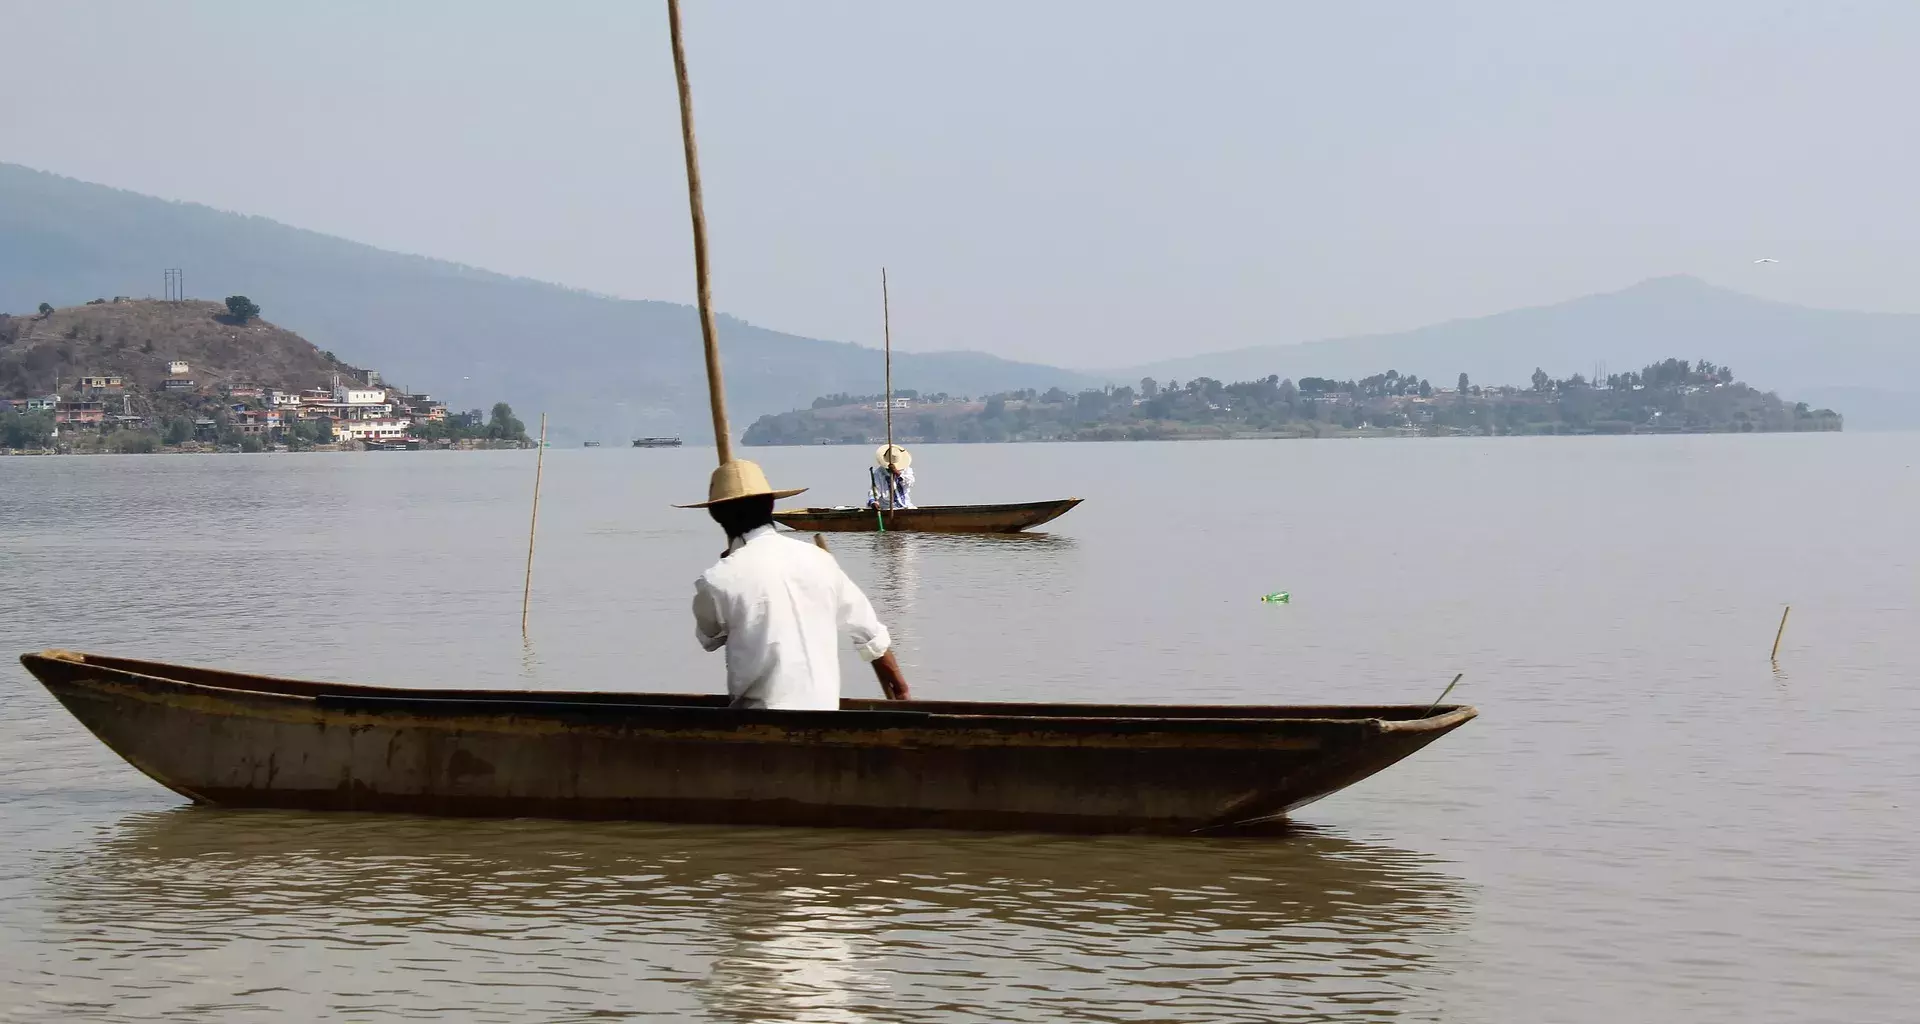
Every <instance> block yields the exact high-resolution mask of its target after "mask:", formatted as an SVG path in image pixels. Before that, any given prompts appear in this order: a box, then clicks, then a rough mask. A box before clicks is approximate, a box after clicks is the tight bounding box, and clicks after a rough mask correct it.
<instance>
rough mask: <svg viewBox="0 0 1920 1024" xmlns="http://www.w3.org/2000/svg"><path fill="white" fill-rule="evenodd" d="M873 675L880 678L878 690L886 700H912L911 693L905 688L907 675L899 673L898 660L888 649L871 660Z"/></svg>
mask: <svg viewBox="0 0 1920 1024" xmlns="http://www.w3.org/2000/svg"><path fill="white" fill-rule="evenodd" d="M872 664H873V674H874V677H875V678H877V679H879V680H880V692H881V693H883V694H886V697H887V699H888V700H912V699H913V694H912V693H911V692H909V691H908V690H907V677H906V676H904V675H901V674H900V662H898V661H896V660H895V659H894V657H893V652H892V651H888V652H887V653H885V654H882V655H881V656H880V657H878V658H876V659H874V660H873V663H872Z"/></svg>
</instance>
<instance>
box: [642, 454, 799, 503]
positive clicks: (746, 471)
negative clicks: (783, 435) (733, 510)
mask: <svg viewBox="0 0 1920 1024" xmlns="http://www.w3.org/2000/svg"><path fill="white" fill-rule="evenodd" d="M804 490H806V488H805V487H791V488H788V489H786V490H783V491H776V490H774V489H773V485H772V484H770V483H767V474H766V472H765V471H764V470H762V469H761V468H760V464H759V463H758V462H750V461H748V460H746V459H733V460H730V461H727V462H722V463H721V464H720V468H719V469H716V470H714V471H713V476H712V477H710V478H708V480H707V500H705V501H696V502H694V503H693V504H691V505H675V506H674V508H706V507H707V506H708V505H712V504H715V503H717V502H722V501H732V500H733V499H735V498H791V497H793V496H794V495H796V494H799V493H800V492H801V491H804Z"/></svg>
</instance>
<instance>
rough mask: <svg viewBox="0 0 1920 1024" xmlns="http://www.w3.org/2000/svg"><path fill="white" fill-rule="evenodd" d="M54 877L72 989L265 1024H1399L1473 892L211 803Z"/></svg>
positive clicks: (150, 824) (1034, 844) (846, 841)
mask: <svg viewBox="0 0 1920 1024" xmlns="http://www.w3.org/2000/svg"><path fill="white" fill-rule="evenodd" d="M45 884H46V885H47V886H49V887H50V888H51V890H52V892H51V895H52V903H53V907H54V913H55V915H56V917H57V920H58V922H59V926H60V929H61V931H62V932H63V933H64V935H63V940H64V941H63V949H64V952H65V954H66V955H68V956H71V957H72V960H71V961H70V962H66V963H63V964H60V965H58V970H57V973H59V974H62V975H64V976H67V977H72V976H74V975H76V974H77V975H89V976H91V977H90V979H89V981H90V983H91V984H93V985H94V986H96V987H94V988H93V989H92V990H91V991H92V992H93V994H95V995H99V994H100V992H99V987H98V986H104V987H106V988H108V989H110V990H111V991H112V994H113V998H114V1000H115V1004H116V1005H117V1006H119V1007H120V1008H121V1009H123V1010H125V1011H126V1012H128V1013H129V1015H138V1014H136V1013H134V1011H135V1010H136V1009H138V1010H139V1011H140V1012H142V1013H151V1012H153V1011H154V1010H157V1009H164V1008H166V1007H168V1006H172V1005H175V1001H170V1000H169V997H168V995H167V992H168V989H169V986H170V985H173V984H175V983H176V980H177V979H180V978H185V977H193V978H196V979H197V986H198V988H199V989H200V991H199V992H198V993H197V994H196V996H195V998H199V999H206V998H209V997H210V996H213V995H217V996H219V997H220V999H221V1000H223V1002H222V1005H224V1006H235V1005H240V1006H249V1007H253V1008H254V1009H256V1010H259V1011H261V1012H268V1011H284V1010H287V1009H292V1008H304V1009H311V1007H312V1005H313V1001H314V1000H322V1001H329V1005H331V1006H332V1007H333V1008H334V1009H336V1010H338V1011H340V1012H349V1011H351V1012H354V1013H363V1012H367V1010H368V1007H369V1006H371V1005H372V1004H370V1003H368V1002H366V1001H364V1000H362V999H361V998H360V996H356V995H354V992H359V993H361V994H362V995H364V994H365V993H366V992H369V991H378V992H379V993H382V995H381V1001H382V1004H381V1005H383V1006H384V1007H385V1010H386V1012H388V1013H392V1014H404V1013H418V1012H424V1011H426V1010H428V1009H433V1010H437V1011H439V1012H453V1013H456V1014H458V1015H462V1016H475V1017H486V1018H489V1019H519V1018H523V1017H533V1018H539V1019H550V1018H551V1017H553V1016H561V1015H570V1014H586V1013H596V1014H605V1013H613V1014H625V1013H663V1012H687V1011H689V1010H704V1011H705V1012H706V1013H708V1014H712V1015H716V1016H719V1017H722V1018H725V1019H732V1020H766V1019H779V1020H811V1021H851V1020H859V1019H866V1018H867V1017H868V1016H869V1015H871V1014H874V1013H882V1012H884V1013H885V1014H886V1015H888V1016H889V1017H890V1018H896V1019H897V1018H901V1017H905V1018H909V1019H913V1018H919V1017H923V1016H925V1017H937V1018H939V1019H942V1020H995V1021H1005V1020H1019V1019H1028V1018H1030V1017H1054V1016H1059V1015H1063V1014H1064V1015H1074V1014H1080V1013H1087V1012H1094V1011H1096V1010H1097V1012H1099V1013H1100V1014H1101V1015H1102V1017H1103V1019H1116V1020H1126V1019H1157V1020H1164V1019H1193V1020H1217V1019H1225V1018H1229V1017H1245V1016H1247V1015H1250V1014H1257V1015H1258V1016H1259V1017H1260V1019H1285V1018H1288V1017H1302V1018H1311V1017H1314V1016H1316V1015H1320V1014H1324V1013H1327V1012H1330V1011H1331V1010H1333V1009H1335V1008H1339V1009H1342V1010H1343V1011H1344V1012H1376V1013H1391V1012H1393V1011H1394V1009H1395V1007H1397V1006H1400V1005H1401V1004H1403V1003H1404V1002H1405V1001H1406V1000H1408V999H1409V998H1410V997H1415V996H1417V995H1418V994H1419V993H1421V992H1423V991H1425V990H1428V989H1430V988H1431V987H1433V985H1434V984H1436V983H1435V982H1431V981H1428V980H1426V979H1424V978H1423V975H1425V974H1427V969H1428V968H1429V967H1430V966H1431V964H1430V957H1431V956H1432V955H1433V954H1432V948H1433V943H1434V941H1435V938H1436V936H1439V935H1443V934H1445V933H1448V932H1450V931H1452V930H1453V929H1454V927H1455V918H1456V915H1457V914H1459V913H1460V910H1459V906H1458V904H1459V900H1460V898H1461V895H1462V894H1461V885H1460V883H1458V882H1457V881H1456V880H1454V879H1453V878H1451V877H1449V876H1448V875H1447V874H1445V873H1444V872H1443V871H1441V870H1439V869H1438V868H1437V866H1436V865H1434V864H1433V863H1431V862H1430V861H1428V860H1426V859H1425V858H1422V857H1418V856H1415V855H1411V854H1408V853H1404V852H1401V851H1397V850H1392V849H1387V848H1383V847H1378V846H1370V845H1362V844H1358V843H1354V842H1351V841H1348V840H1345V839H1342V838H1340V837H1338V836H1333V835H1328V834H1323V833H1313V832H1301V833H1299V834H1296V835H1292V836H1289V837H1288V838H1286V839H1284V840H1280V841H1268V842H1231V841H1217V842H1216V841H1166V840H1143V839H1126V838H1111V839H1062V838H1056V837H1033V836H985V835H973V834H956V833H865V832H849V831H809V830H777V829H776V830H751V829H704V828H685V827H668V826H654V825H642V824H621V823H612V824H571V823H568V824H558V823H549V822H532V821H504V822H488V821H443V820H433V819H416V818H406V817H386V816H366V817H335V816H326V815H307V814H298V813H277V812H223V811H213V810H206V809H197V808H181V809H175V810H170V811H165V812H159V813H149V814H137V815H132V816H129V817H128V818H125V819H123V820H122V821H120V822H119V823H118V824H117V825H115V826H114V827H113V828H112V829H111V831H110V832H109V834H108V835H106V836H105V837H104V838H103V840H102V841H101V842H100V843H98V844H97V845H96V846H94V847H93V848H92V849H91V850H90V851H89V852H87V853H85V854H83V855H79V856H77V857H76V858H75V859H74V863H72V864H71V865H68V866H67V867H66V869H65V870H56V871H52V872H49V873H48V874H47V876H46V880H45ZM290 955H291V956H292V958H293V960H294V961H306V960H326V961H333V962H336V963H338V964H339V965H340V966H341V967H343V968H344V969H347V970H351V971H353V972H355V973H354V975H353V976H354V978H355V980H356V985H355V986H354V987H353V991H343V992H330V991H328V989H327V985H328V982H326V981H325V980H318V981H315V980H310V979H312V978H317V977H319V976H318V974H317V973H315V974H302V973H300V972H292V971H287V970H285V969H284V968H285V965H286V963H287V962H288V959H287V958H289V956H290ZM163 961H164V962H165V963H166V964H167V965H168V966H166V967H165V968H164V969H162V968H160V966H159V964H160V963H161V962H163ZM183 961H184V964H183ZM183 967H184V969H183ZM263 976H272V977H273V979H274V980H273V982H272V984H270V985H264V986H263V985H262V983H261V978H262V977H263ZM334 980H335V981H337V980H338V976H337V975H336V976H335V979H334ZM481 981H491V982H494V983H497V984H489V985H485V986H482V987H476V983H478V982H481ZM223 987H224V991H221V990H222V988H223ZM243 992H246V993H250V994H248V995H246V996H245V997H244V998H241V997H240V996H239V995H238V994H239V993H243ZM176 1001H177V999H176ZM689 1003H691V1004H692V1005H688V1004H689ZM375 1015H381V1014H375Z"/></svg>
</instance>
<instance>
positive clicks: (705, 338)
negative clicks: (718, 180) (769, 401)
mask: <svg viewBox="0 0 1920 1024" xmlns="http://www.w3.org/2000/svg"><path fill="white" fill-rule="evenodd" d="M667 29H668V33H669V34H670V35H671V36H672V37H673V77H674V81H675V83H676V84H677V85H679V87H680V144H681V148H682V149H684V150H685V151H686V156H687V205H688V207H689V208H691V210H692V212H693V277H694V285H695V287H696V289H697V292H698V294H699V297H700V341H701V343H702V344H703V345H704V346H705V348H706V355H707V402H708V404H709V405H710V406H712V408H713V444H714V447H716V448H718V449H719V450H720V463H721V464H722V465H725V464H726V463H728V462H731V461H732V460H733V438H732V436H731V434H730V431H729V430H728V429H727V392H726V387H725V386H724V385H723V384H722V383H721V380H720V338H719V334H718V332H717V331H716V330H715V329H714V325H713V284H712V278H711V276H710V275H709V273H708V271H707V210H706V200H705V199H704V197H703V196H702V195H701V192H700V147H699V146H698V145H697V144H696V143H695V142H694V139H693V86H691V85H690V84H688V81H687V50H686V46H685V45H684V44H683V43H682V42H681V39H680V0H667Z"/></svg>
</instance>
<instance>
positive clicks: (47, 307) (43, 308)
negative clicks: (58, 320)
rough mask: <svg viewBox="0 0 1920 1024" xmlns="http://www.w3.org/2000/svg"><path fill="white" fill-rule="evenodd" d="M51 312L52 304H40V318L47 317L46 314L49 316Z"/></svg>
mask: <svg viewBox="0 0 1920 1024" xmlns="http://www.w3.org/2000/svg"><path fill="white" fill-rule="evenodd" d="M52 312H53V304H52V303H48V302H42V303H41V304H40V315H41V316H47V315H48V314H50V313H52Z"/></svg>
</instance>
